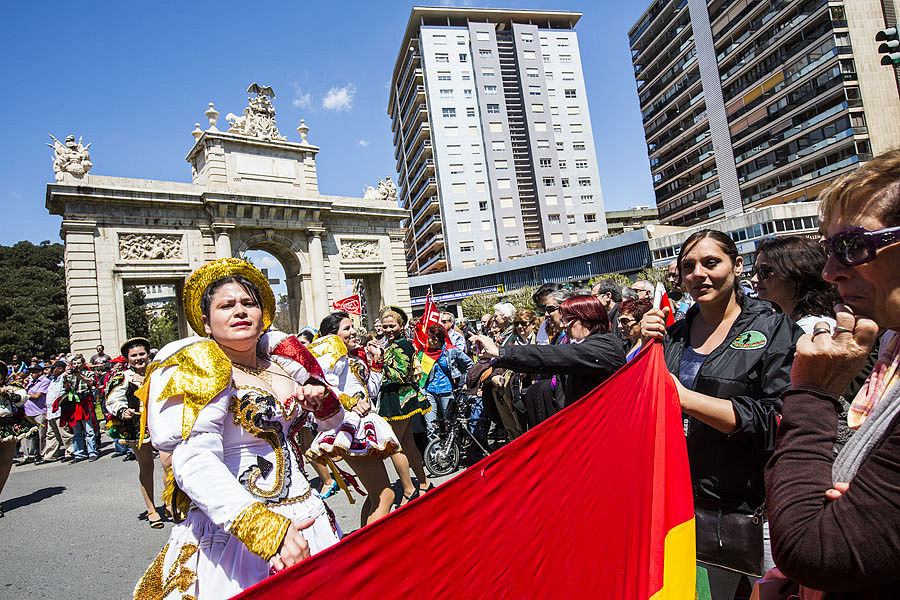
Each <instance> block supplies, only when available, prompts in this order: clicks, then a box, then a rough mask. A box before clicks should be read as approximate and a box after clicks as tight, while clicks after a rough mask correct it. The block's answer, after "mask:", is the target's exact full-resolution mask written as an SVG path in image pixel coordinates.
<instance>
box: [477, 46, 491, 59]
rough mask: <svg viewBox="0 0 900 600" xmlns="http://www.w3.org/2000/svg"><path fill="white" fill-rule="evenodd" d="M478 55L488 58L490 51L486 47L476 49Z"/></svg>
mask: <svg viewBox="0 0 900 600" xmlns="http://www.w3.org/2000/svg"><path fill="white" fill-rule="evenodd" d="M478 56H480V57H481V58H490V57H491V51H490V50H489V49H488V48H482V49H481V50H479V51H478Z"/></svg>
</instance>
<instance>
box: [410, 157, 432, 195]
mask: <svg viewBox="0 0 900 600" xmlns="http://www.w3.org/2000/svg"><path fill="white" fill-rule="evenodd" d="M432 175H434V159H432V158H427V159H425V161H424V162H423V163H422V166H421V167H419V170H418V171H416V172H415V174H414V175H413V176H412V177H410V178H409V189H411V190H417V189H419V184H420V183H422V180H423V178H424V177H431V176H432Z"/></svg>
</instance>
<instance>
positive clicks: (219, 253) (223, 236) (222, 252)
mask: <svg viewBox="0 0 900 600" xmlns="http://www.w3.org/2000/svg"><path fill="white" fill-rule="evenodd" d="M212 228H213V232H215V236H216V258H231V257H232V256H233V255H232V251H231V230H232V229H234V225H232V224H231V223H213V225H212Z"/></svg>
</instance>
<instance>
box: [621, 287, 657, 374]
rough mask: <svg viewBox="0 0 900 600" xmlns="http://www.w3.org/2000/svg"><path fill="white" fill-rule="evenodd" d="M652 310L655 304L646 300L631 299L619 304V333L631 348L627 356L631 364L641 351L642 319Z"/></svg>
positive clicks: (626, 345)
mask: <svg viewBox="0 0 900 600" xmlns="http://www.w3.org/2000/svg"><path fill="white" fill-rule="evenodd" d="M651 308H653V302H651V301H650V300H647V299H646V298H642V299H640V300H638V299H637V298H629V299H628V300H623V301H622V302H621V303H620V304H619V318H618V322H619V323H618V324H619V331H621V336H622V339H623V340H625V347H626V348H629V350H628V353H627V354H626V355H625V360H627V361H629V362H630V361H631V359H632V358H634V357H635V356H637V354H638V352H640V351H641V319H642V318H643V317H644V315H645V314H646V313H647V311H648V310H650V309H651Z"/></svg>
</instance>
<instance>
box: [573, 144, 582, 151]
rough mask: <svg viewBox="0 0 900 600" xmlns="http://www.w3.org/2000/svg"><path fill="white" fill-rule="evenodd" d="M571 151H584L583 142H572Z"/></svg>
mask: <svg viewBox="0 0 900 600" xmlns="http://www.w3.org/2000/svg"><path fill="white" fill-rule="evenodd" d="M572 150H584V142H572Z"/></svg>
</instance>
